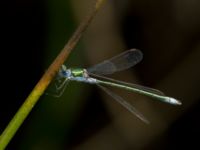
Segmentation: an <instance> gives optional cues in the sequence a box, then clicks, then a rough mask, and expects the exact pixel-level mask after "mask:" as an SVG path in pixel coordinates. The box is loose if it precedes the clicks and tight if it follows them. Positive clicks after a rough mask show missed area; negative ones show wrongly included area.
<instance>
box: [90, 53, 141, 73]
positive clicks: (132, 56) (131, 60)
mask: <svg viewBox="0 0 200 150" xmlns="http://www.w3.org/2000/svg"><path fill="white" fill-rule="evenodd" d="M142 58H143V54H142V52H141V51H140V50H138V49H131V50H128V51H125V52H123V53H121V54H119V55H117V56H115V57H113V58H111V59H108V60H105V61H103V62H102V63H99V64H97V65H95V66H92V67H91V68H88V69H87V71H88V72H90V73H94V74H99V75H107V74H113V73H115V72H117V71H122V70H125V69H128V68H130V67H133V66H134V65H136V64H137V63H139V62H140V61H141V60H142Z"/></svg>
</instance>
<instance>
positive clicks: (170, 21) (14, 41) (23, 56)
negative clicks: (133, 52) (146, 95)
mask: <svg viewBox="0 0 200 150" xmlns="http://www.w3.org/2000/svg"><path fill="white" fill-rule="evenodd" d="M75 4H76V5H78V4H79V2H77V3H74V2H71V1H67V0H65V1H64V0H59V1H51V0H50V1H41V0H34V1H33V0H28V1H27V0H26V1H25V0H15V1H14V0H13V1H6V2H1V5H0V6H1V28H0V31H1V32H0V33H1V34H0V35H1V99H0V132H3V130H4V128H5V127H6V125H7V124H8V122H9V121H10V119H11V118H12V117H13V115H14V114H15V113H16V111H17V110H18V108H19V107H20V106H21V104H22V103H23V102H24V100H25V98H26V97H27V95H28V94H29V92H30V91H31V90H32V88H33V87H34V85H35V84H36V83H37V81H38V80H39V79H40V77H41V76H42V74H43V73H44V71H45V69H46V68H47V67H48V66H49V64H50V63H51V62H52V60H53V59H54V58H55V57H56V55H57V54H58V53H59V50H60V49H61V48H62V47H63V46H64V44H65V43H66V42H67V40H68V39H69V37H70V35H71V34H72V33H73V32H74V31H75V29H76V27H77V26H78V24H79V22H80V20H82V19H83V18H84V17H80V16H81V15H80V14H81V13H83V16H85V15H87V14H88V13H89V12H90V10H91V6H92V4H94V1H92V3H91V1H88V2H85V5H84V6H85V7H86V9H85V10H84V9H83V10H78V8H82V7H84V6H83V5H82V3H81V2H80V5H79V6H76V5H75ZM199 6H200V2H199V1H197V0H196V1H195V0H193V1H186V0H185V1H180V0H176V1H158V0H154V1H147V0H146V1H142V2H139V1H131V0H127V2H126V1H124V2H121V1H119V0H116V1H115V0H112V1H109V2H108V3H106V4H105V8H103V9H102V10H101V11H100V12H99V14H98V15H97V17H96V18H95V20H94V24H95V25H96V26H95V25H94V26H93V25H91V29H89V31H88V33H86V36H83V40H81V42H80V43H79V44H78V45H77V47H76V48H75V50H74V52H73V53H72V54H71V56H70V58H69V60H68V61H67V63H66V64H67V65H68V66H73V65H74V66H82V67H86V66H88V65H92V64H94V63H96V62H94V60H95V59H97V60H103V58H105V59H106V58H108V55H109V56H114V54H117V53H120V52H122V50H123V49H120V51H119V49H118V50H116V51H115V49H114V48H115V47H117V45H116V44H117V43H118V41H115V39H113V41H112V43H109V42H108V41H107V38H108V32H107V30H106V29H107V27H106V26H107V25H106V23H104V22H103V21H102V22H103V23H102V22H101V23H102V24H103V25H105V26H102V24H101V23H98V20H99V18H104V17H105V18H106V16H103V15H102V14H103V13H104V11H105V12H106V13H107V14H108V16H109V15H110V14H109V13H108V12H110V13H112V14H114V15H111V18H112V17H114V20H115V21H114V22H115V24H109V25H110V28H116V29H117V31H118V36H119V37H120V40H121V43H123V46H122V47H123V48H124V49H129V48H138V49H141V50H142V52H143V53H144V60H143V61H142V62H141V63H140V64H139V65H137V66H136V67H134V69H130V72H128V73H125V74H123V75H121V74H120V79H121V80H123V79H125V80H126V79H129V77H130V78H131V76H137V79H138V82H140V83H141V84H144V85H147V86H150V87H159V89H160V88H161V90H162V91H164V92H166V93H167V95H170V96H172V97H176V98H178V99H180V100H181V101H182V102H183V105H182V106H179V107H173V106H169V105H166V104H161V103H160V102H158V103H156V102H154V101H152V100H147V102H146V101H145V102H144V103H145V106H144V107H143V105H142V104H141V103H140V102H138V100H137V102H138V103H139V104H138V106H139V108H141V112H145V113H144V114H145V116H146V117H147V118H148V119H150V121H151V122H152V123H151V124H150V125H144V124H143V123H141V122H140V121H139V120H137V119H136V118H134V117H133V118H134V119H135V120H136V121H135V120H134V119H133V120H132V116H131V115H130V114H129V113H127V112H126V111H125V112H123V114H125V116H128V118H126V119H125V120H123V119H122V120H123V121H124V122H120V123H116V122H118V121H119V120H121V119H116V118H118V115H121V113H115V112H116V111H118V110H116V109H118V108H119V109H120V111H121V110H122V111H124V110H123V108H121V106H119V107H118V105H117V104H114V105H116V106H114V107H115V108H114V110H109V108H111V107H110V105H111V104H108V103H107V102H105V101H104V100H103V99H104V98H105V95H103V93H102V92H101V91H100V90H99V89H97V88H95V87H94V86H90V85H82V84H79V83H72V84H70V85H69V87H68V88H67V89H66V91H67V92H66V93H65V94H64V95H63V96H62V97H61V98H59V99H60V100H57V99H56V100H55V98H53V97H48V96H42V97H41V99H40V101H39V102H38V104H37V105H36V106H35V108H34V109H33V111H32V112H31V114H30V115H29V116H28V118H27V119H26V120H25V122H24V124H23V125H22V126H21V127H20V129H19V130H18V132H17V134H16V135H15V137H14V138H13V139H12V141H11V142H10V143H9V145H8V147H7V149H20V150H21V149H52V150H54V149H91V148H93V149H119V150H120V149H124V150H125V149H127V150H128V149H173V148H174V149H182V148H187V149H194V148H196V149H198V148H199V147H200V146H199V144H198V141H199V140H198V137H199V135H200V129H199V125H200V123H199V115H200V111H199V110H200V102H199V98H200V95H199V88H200V86H199V85H200V78H199V75H200V71H199V64H200V59H199V57H200V42H199V41H200V34H199V33H200V10H199ZM109 8H112V9H111V10H110V11H107V10H109ZM77 10H78V11H77ZM81 11H83V12H81ZM78 16H79V17H80V18H81V19H80V18H79V19H80V20H79V19H78ZM98 25H99V26H100V27H99V26H98ZM89 28H90V27H89ZM99 29H101V30H99ZM102 29H103V30H102ZM108 29H109V28H108ZM98 30H99V32H98ZM93 31H95V32H93ZM101 31H102V32H101ZM100 32H101V33H100ZM90 33H92V34H91V35H93V36H92V37H90V36H91V35H90ZM94 35H95V36H94ZM114 35H115V34H114ZM84 38H85V40H84ZM91 38H92V40H90V39H91ZM95 38H97V41H100V43H101V42H102V43H105V45H109V46H107V47H111V49H105V51H106V53H104V52H105V51H103V50H102V49H101V48H102V47H101V46H102V45H101V44H100V45H98V44H99V43H96V42H94V39H95ZM112 44H113V45H114V46H111V45H112ZM90 45H93V47H97V49H92V51H90V48H88V47H90ZM91 47H92V46H91ZM99 53H101V54H102V55H101V56H99V55H98V54H99ZM95 54H97V55H95ZM95 61H96V60H95ZM125 96H126V94H125ZM149 101H150V102H149ZM112 102H114V101H111V103H112ZM142 103H143V102H142ZM107 105H108V106H107ZM146 106H148V107H147V108H149V107H150V108H151V110H154V112H153V113H151V112H152V111H150V110H149V109H146ZM111 109H112V108H111ZM112 111H114V113H113V112H112ZM148 112H150V114H149V113H148ZM157 115H159V117H160V118H161V120H159V119H156V117H155V118H154V117H152V116H157ZM121 116H122V115H121ZM159 117H158V118H159ZM122 118H124V117H122ZM171 118H173V119H171ZM127 120H128V121H127ZM130 120H131V123H130V122H129V121H130ZM126 121H127V122H126ZM113 122H114V123H113ZM157 122H158V124H157ZM121 124H129V126H130V127H132V128H130V129H129V128H128V127H126V126H125V128H124V126H122V125H121ZM147 128H148V129H147ZM110 129H111V130H110ZM134 129H135V131H134ZM136 129H137V130H136ZM160 129H161V131H159V130H160ZM125 130H126V131H125ZM130 130H131V131H130ZM150 130H151V132H149V131H150ZM152 130H158V131H157V134H155V135H154V134H151V133H152V132H154V131H152ZM129 131H130V132H129ZM145 131H147V132H146V133H145ZM127 134H130V135H127ZM131 134H133V136H135V138H131V137H132V135H131ZM145 134H146V135H145ZM105 137H107V138H108V139H107V138H105ZM137 137H139V138H137ZM104 138H105V139H104ZM144 139H145V140H144ZM142 142H144V143H142ZM102 143H104V144H102ZM108 143H109V144H108ZM119 143H120V144H119ZM138 143H140V144H138ZM118 145H120V146H118Z"/></svg>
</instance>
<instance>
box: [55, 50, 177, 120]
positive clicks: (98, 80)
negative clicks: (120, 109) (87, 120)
mask: <svg viewBox="0 0 200 150" xmlns="http://www.w3.org/2000/svg"><path fill="white" fill-rule="evenodd" d="M142 58H143V54H142V52H141V51H140V50H137V49H131V50H127V51H125V52H123V53H121V54H119V55H117V56H115V57H113V58H111V59H108V60H105V61H103V62H102V63H99V64H97V65H95V66H93V67H91V68H88V69H83V68H66V66H65V65H62V67H61V68H60V70H59V72H58V76H57V79H56V80H57V81H58V83H59V84H56V85H55V86H56V90H57V91H58V94H57V95H56V96H57V97H60V96H61V95H62V93H63V92H64V90H65V87H66V85H67V83H68V82H69V81H78V82H85V83H89V84H96V85H97V86H98V87H100V88H101V89H102V90H103V91H105V92H106V93H107V94H108V95H110V96H111V97H113V98H114V99H115V100H116V101H117V102H118V103H120V104H121V105H122V106H124V107H125V108H126V109H127V110H129V111H130V112H131V113H133V114H134V115H136V116H137V117H138V118H139V119H141V120H142V121H144V122H146V123H148V120H147V119H146V118H145V117H144V116H143V115H142V114H141V113H140V112H139V111H138V110H137V109H136V108H135V107H133V106H132V105H131V104H130V103H128V102H127V101H125V100H124V99H123V98H122V97H120V96H119V95H117V94H116V93H114V92H112V91H110V90H109V89H108V88H107V86H111V87H117V88H121V89H125V90H128V91H132V92H135V93H138V94H142V95H145V96H148V97H151V98H154V99H157V100H160V101H162V102H166V103H169V104H173V105H181V102H180V101H178V100H176V99H174V98H172V97H168V96H165V95H164V94H163V93H162V92H161V91H159V90H156V89H153V88H149V87H145V86H141V85H138V84H132V83H126V82H122V81H118V80H114V79H111V78H108V77H105V76H103V75H109V74H113V73H115V72H118V71H122V70H125V69H128V68H130V67H133V66H134V65H136V64H137V63H138V62H140V61H141V60H142Z"/></svg>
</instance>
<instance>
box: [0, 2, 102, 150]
mask: <svg viewBox="0 0 200 150" xmlns="http://www.w3.org/2000/svg"><path fill="white" fill-rule="evenodd" d="M103 1H105V0H97V1H96V4H95V7H94V8H93V11H92V12H91V14H90V15H89V16H87V17H86V18H85V20H83V22H82V23H81V24H80V25H79V27H78V28H77V30H76V31H75V33H74V34H73V35H72V37H71V38H70V40H69V41H68V43H67V44H66V45H65V46H64V48H63V49H62V50H61V52H60V54H59V55H58V56H57V57H56V59H55V60H54V61H53V63H52V64H51V65H50V67H49V68H48V69H47V71H46V72H45V73H44V75H43V76H42V78H41V79H40V80H39V82H38V83H37V84H36V86H35V87H34V89H33V90H32V91H31V93H30V94H29V96H28V97H27V98H26V100H25V102H24V103H23V104H22V106H21V107H20V108H19V110H18V111H17V113H16V114H15V116H14V117H13V118H12V120H11V121H10V123H9V124H8V126H7V127H6V128H5V130H4V131H3V133H2V134H1V136H0V150H3V149H5V148H6V146H7V145H8V143H9V142H10V140H11V139H12V137H13V136H14V135H15V133H16V132H17V130H18V129H19V127H20V126H21V125H22V123H23V122H24V120H25V119H26V117H27V116H28V114H29V113H30V112H31V110H32V108H33V107H34V106H35V104H36V103H37V101H38V100H39V98H40V96H41V95H42V94H43V93H44V91H45V89H46V88H47V87H48V85H49V83H50V82H51V80H52V79H53V78H54V76H55V75H56V73H57V71H58V70H59V68H60V66H61V65H62V64H63V63H64V61H65V60H66V59H67V57H68V56H69V54H70V52H71V51H72V50H73V48H74V47H75V46H76V44H77V42H78V41H79V39H80V37H81V36H82V34H83V33H84V31H85V30H86V28H87V27H88V26H89V24H90V23H91V21H92V19H93V18H94V17H95V15H96V13H97V12H98V10H99V8H100V7H101V6H102V3H103Z"/></svg>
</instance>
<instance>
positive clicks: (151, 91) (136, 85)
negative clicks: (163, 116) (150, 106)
mask: <svg viewBox="0 0 200 150" xmlns="http://www.w3.org/2000/svg"><path fill="white" fill-rule="evenodd" d="M89 75H91V76H94V77H96V78H100V79H104V80H108V81H112V82H114V83H118V84H123V85H126V86H129V87H132V88H136V89H139V90H143V91H146V92H149V93H153V94H157V95H161V96H164V95H165V94H164V93H163V92H161V91H159V90H156V89H153V88H150V87H146V86H142V85H138V84H133V83H127V82H123V81H119V80H115V79H111V78H108V77H105V76H101V75H96V74H93V73H89Z"/></svg>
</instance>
